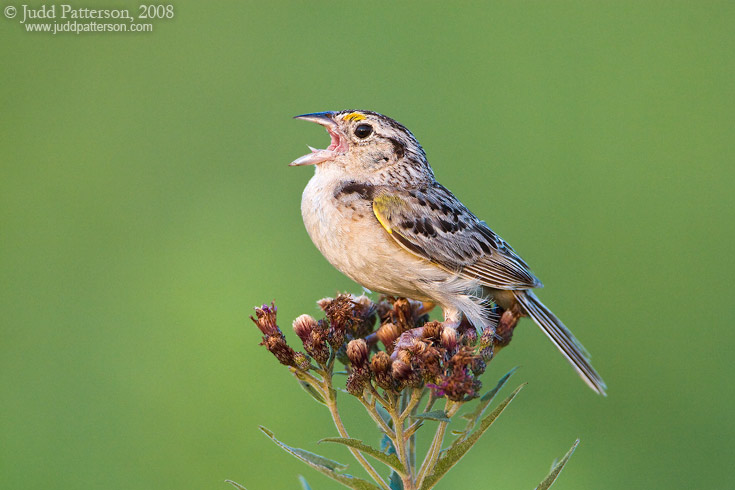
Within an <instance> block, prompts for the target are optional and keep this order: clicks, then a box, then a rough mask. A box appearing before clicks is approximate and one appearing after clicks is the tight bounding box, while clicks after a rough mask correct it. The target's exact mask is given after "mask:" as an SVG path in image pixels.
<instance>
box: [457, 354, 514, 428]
mask: <svg viewBox="0 0 735 490" xmlns="http://www.w3.org/2000/svg"><path fill="white" fill-rule="evenodd" d="M516 369H518V368H517V367H514V368H513V369H511V370H510V371H508V372H507V373H506V374H505V376H503V377H502V378H500V380H499V381H498V384H497V385H496V386H495V388H493V389H492V390H490V391H488V392H487V393H485V394H484V395H482V398H480V403H479V404H478V405H477V408H476V409H475V410H474V411H473V412H471V413H468V414H466V415H463V416H462V418H465V419H467V420H474V421H477V419H479V418H480V417H482V414H483V413H484V412H485V410H486V409H487V407H488V406H489V405H490V404H491V403H492V401H493V399H494V398H495V395H497V394H498V392H499V391H500V390H501V389H502V388H503V386H505V383H507V382H508V380H509V379H510V377H511V376H513V373H515V372H516Z"/></svg>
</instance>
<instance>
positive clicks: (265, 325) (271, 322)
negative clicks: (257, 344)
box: [250, 302, 283, 336]
mask: <svg viewBox="0 0 735 490" xmlns="http://www.w3.org/2000/svg"><path fill="white" fill-rule="evenodd" d="M277 311H278V308H276V305H275V303H272V302H271V305H270V306H268V305H266V304H264V305H263V306H261V307H260V308H257V307H256V308H255V316H256V318H253V317H252V316H251V317H250V319H251V320H252V321H253V322H254V323H255V324H256V325H257V326H258V328H259V329H260V331H261V332H263V334H264V335H281V336H282V335H283V334H282V333H281V329H280V328H278V325H276V312H277Z"/></svg>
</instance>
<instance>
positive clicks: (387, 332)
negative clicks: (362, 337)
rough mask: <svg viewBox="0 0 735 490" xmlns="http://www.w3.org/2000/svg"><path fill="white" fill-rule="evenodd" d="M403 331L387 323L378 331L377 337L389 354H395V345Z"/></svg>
mask: <svg viewBox="0 0 735 490" xmlns="http://www.w3.org/2000/svg"><path fill="white" fill-rule="evenodd" d="M400 335H401V331H400V329H399V328H398V326H396V325H394V324H393V323H385V324H383V326H382V327H380V328H379V329H378V332H377V336H378V340H380V341H381V342H382V343H383V345H384V346H385V348H386V350H388V352H393V344H394V343H395V341H396V340H397V339H398V337H400Z"/></svg>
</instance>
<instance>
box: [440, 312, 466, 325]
mask: <svg viewBox="0 0 735 490" xmlns="http://www.w3.org/2000/svg"><path fill="white" fill-rule="evenodd" d="M461 324H462V313H461V312H460V311H459V310H455V309H454V308H444V323H442V325H444V326H445V327H449V328H453V329H455V330H457V329H458V328H459V326H460V325H461Z"/></svg>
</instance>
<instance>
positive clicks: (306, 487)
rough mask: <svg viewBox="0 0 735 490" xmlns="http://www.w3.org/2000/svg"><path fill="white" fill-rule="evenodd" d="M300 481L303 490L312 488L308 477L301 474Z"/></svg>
mask: <svg viewBox="0 0 735 490" xmlns="http://www.w3.org/2000/svg"><path fill="white" fill-rule="evenodd" d="M299 481H300V482H301V490H311V487H310V486H309V483H308V482H307V481H306V478H304V477H303V476H301V475H299Z"/></svg>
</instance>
